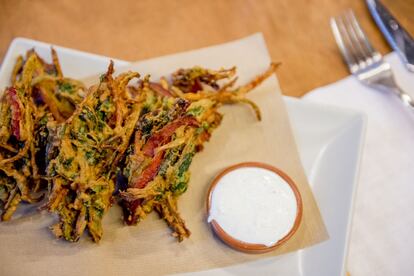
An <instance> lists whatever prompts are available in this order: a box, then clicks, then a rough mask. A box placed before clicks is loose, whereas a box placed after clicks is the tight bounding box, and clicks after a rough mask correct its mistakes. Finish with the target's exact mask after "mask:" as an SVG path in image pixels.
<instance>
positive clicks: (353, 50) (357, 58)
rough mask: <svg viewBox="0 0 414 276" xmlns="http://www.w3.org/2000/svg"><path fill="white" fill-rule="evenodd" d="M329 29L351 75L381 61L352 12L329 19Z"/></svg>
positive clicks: (379, 55)
mask: <svg viewBox="0 0 414 276" xmlns="http://www.w3.org/2000/svg"><path fill="white" fill-rule="evenodd" d="M331 28H332V31H333V33H334V36H335V40H336V43H337V44H338V47H339V49H340V51H341V53H342V56H343V57H344V59H345V62H346V63H347V65H348V67H349V70H350V71H351V73H356V72H357V71H358V70H362V69H365V68H366V67H368V66H370V65H372V64H374V63H376V62H379V61H381V60H382V56H381V54H380V53H378V52H377V51H376V50H375V49H374V48H373V47H372V45H371V43H370V42H369V41H368V39H367V36H366V35H365V33H364V31H363V30H362V28H361V26H360V25H359V23H358V20H357V19H356V17H355V15H354V13H353V12H352V10H348V11H346V12H345V13H343V14H342V15H340V16H338V17H335V18H331Z"/></svg>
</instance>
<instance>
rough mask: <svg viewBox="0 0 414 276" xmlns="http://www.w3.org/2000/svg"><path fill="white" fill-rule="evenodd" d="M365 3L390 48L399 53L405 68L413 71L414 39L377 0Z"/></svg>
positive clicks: (368, 0)
mask: <svg viewBox="0 0 414 276" xmlns="http://www.w3.org/2000/svg"><path fill="white" fill-rule="evenodd" d="M366 3H367V5H368V9H369V10H370V12H371V15H372V17H373V18H374V20H375V22H376V23H377V25H378V27H379V28H380V30H381V32H382V33H383V34H384V36H385V38H386V39H387V41H388V43H389V44H390V46H391V48H393V49H394V51H396V52H397V53H398V54H399V56H400V57H401V59H402V60H403V62H404V64H405V65H406V67H407V69H408V70H409V71H411V72H413V73H414V39H413V38H412V37H411V35H410V34H409V33H408V32H407V31H406V30H405V29H404V28H403V27H402V26H401V25H400V23H398V21H397V19H395V17H394V16H393V15H392V14H391V13H390V12H389V11H388V9H387V8H386V7H385V6H384V5H383V4H382V3H381V2H380V1H379V0H366Z"/></svg>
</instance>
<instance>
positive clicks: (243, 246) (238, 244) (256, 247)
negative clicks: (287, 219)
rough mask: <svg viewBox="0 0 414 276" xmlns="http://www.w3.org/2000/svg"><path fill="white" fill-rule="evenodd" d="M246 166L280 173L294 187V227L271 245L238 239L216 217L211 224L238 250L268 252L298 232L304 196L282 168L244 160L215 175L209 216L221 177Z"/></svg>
mask: <svg viewBox="0 0 414 276" xmlns="http://www.w3.org/2000/svg"><path fill="white" fill-rule="evenodd" d="M246 167H256V168H262V169H266V170H269V171H272V172H274V173H276V174H277V175H279V176H280V177H282V179H283V180H285V181H286V183H287V184H288V185H289V186H290V188H291V189H292V191H293V193H294V195H295V198H296V203H297V211H296V219H295V222H294V224H293V227H292V229H291V230H290V231H289V232H288V233H287V234H286V235H285V236H284V237H283V238H281V239H280V240H279V241H278V242H277V243H275V244H274V245H271V246H267V245H264V244H255V243H247V242H244V241H241V240H238V239H236V238H234V237H232V236H231V235H229V234H228V233H227V232H226V231H224V229H223V228H222V227H221V226H220V225H219V223H218V222H217V221H215V220H214V219H213V220H212V221H211V222H210V223H209V224H210V226H211V228H212V229H213V231H214V232H215V234H216V235H217V236H218V237H219V238H220V239H221V240H222V241H223V242H225V243H226V244H227V245H229V246H230V247H232V248H234V249H236V250H239V251H242V252H245V253H266V252H269V251H272V250H275V249H276V248H278V247H279V246H281V245H282V244H284V243H285V242H287V241H288V240H289V239H290V238H291V237H292V236H293V235H294V234H295V233H296V231H297V230H298V228H299V226H300V223H301V220H302V215H303V203H302V197H301V194H300V191H299V189H298V187H297V185H296V183H295V182H294V181H293V180H292V179H291V178H290V177H289V176H288V175H287V174H286V173H285V172H283V171H282V170H281V169H279V168H276V167H274V166H272V165H269V164H266V163H261V162H242V163H238V164H235V165H231V166H229V167H227V168H225V169H224V170H222V171H221V172H220V173H219V174H218V175H216V176H215V177H214V179H213V181H212V183H211V185H210V187H209V189H208V192H207V200H206V209H207V217H208V216H209V215H210V208H211V200H212V195H213V192H214V189H215V187H216V186H217V184H218V183H219V181H220V179H221V178H222V177H223V176H224V175H226V174H228V173H229V172H231V171H234V170H237V169H240V168H246Z"/></svg>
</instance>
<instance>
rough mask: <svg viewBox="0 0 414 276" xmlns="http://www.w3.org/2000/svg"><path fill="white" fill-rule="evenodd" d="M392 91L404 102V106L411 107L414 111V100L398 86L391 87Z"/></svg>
mask: <svg viewBox="0 0 414 276" xmlns="http://www.w3.org/2000/svg"><path fill="white" fill-rule="evenodd" d="M390 89H391V90H392V91H393V92H394V93H395V94H396V95H397V96H398V97H399V98H400V99H401V101H403V103H404V105H406V106H409V107H410V108H412V109H414V100H413V98H412V97H411V96H410V95H408V94H407V93H406V92H404V90H402V89H401V87H399V86H398V85H396V86H394V87H390Z"/></svg>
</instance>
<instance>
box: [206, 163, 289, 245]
mask: <svg viewBox="0 0 414 276" xmlns="http://www.w3.org/2000/svg"><path fill="white" fill-rule="evenodd" d="M209 213H210V214H209V218H208V222H211V221H212V220H215V221H216V222H217V223H218V224H219V225H220V226H221V228H223V230H224V231H225V232H226V233H227V234H229V235H230V236H232V237H233V238H235V239H238V240H240V241H243V242H246V243H253V244H263V245H266V246H272V245H274V244H276V243H277V242H278V241H279V240H281V239H282V238H283V237H285V236H286V235H287V234H288V233H289V232H290V230H291V229H292V228H293V225H294V223H295V219H296V215H297V201H296V197H295V194H294V192H293V190H292V188H291V187H290V186H289V184H288V183H287V182H286V181H285V180H284V179H283V178H282V177H280V176H279V175H278V174H276V173H274V172H272V171H270V170H266V169H263V168H258V167H242V168H238V169H235V170H233V171H230V172H229V173H227V174H225V175H224V176H223V177H222V178H221V179H220V180H219V182H218V183H217V184H216V186H215V187H214V190H213V192H212V195H211V204H210V210H209Z"/></svg>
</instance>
